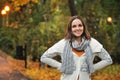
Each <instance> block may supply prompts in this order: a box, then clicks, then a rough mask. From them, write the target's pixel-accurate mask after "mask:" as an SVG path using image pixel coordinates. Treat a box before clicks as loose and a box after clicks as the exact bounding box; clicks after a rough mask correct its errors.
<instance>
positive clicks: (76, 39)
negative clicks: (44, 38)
mask: <svg viewBox="0 0 120 80" xmlns="http://www.w3.org/2000/svg"><path fill="white" fill-rule="evenodd" d="M56 55H60V56H61V59H62V60H61V61H62V62H58V61H56V60H55V59H53V57H54V56H56ZM95 56H98V57H99V58H100V59H101V61H100V62H98V63H95V64H93V61H94V58H95ZM41 61H42V62H44V63H46V64H48V65H50V66H52V67H55V68H57V69H58V70H60V72H61V73H63V74H62V75H61V78H60V80H91V78H90V75H91V74H92V73H93V72H95V71H97V70H99V69H101V68H104V67H106V66H108V65H110V64H112V59H111V57H110V55H109V53H108V52H107V51H106V50H105V49H104V48H103V46H102V44H100V43H99V42H98V41H97V40H96V39H94V38H92V37H91V36H90V34H89V32H88V30H87V28H86V26H85V23H84V22H83V20H82V19H81V18H80V17H79V16H72V17H71V18H70V21H69V23H68V26H67V30H66V33H65V37H64V38H63V39H62V40H60V41H59V42H57V43H56V44H54V45H53V46H52V47H50V48H49V49H48V50H47V51H45V53H44V54H43V55H42V56H41Z"/></svg>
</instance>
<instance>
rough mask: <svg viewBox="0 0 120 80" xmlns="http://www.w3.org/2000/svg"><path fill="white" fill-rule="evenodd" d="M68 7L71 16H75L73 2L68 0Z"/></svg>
mask: <svg viewBox="0 0 120 80" xmlns="http://www.w3.org/2000/svg"><path fill="white" fill-rule="evenodd" d="M68 6H69V9H70V13H71V16H74V15H77V14H78V13H77V11H76V9H75V3H74V0H68Z"/></svg>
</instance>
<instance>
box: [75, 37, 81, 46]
mask: <svg viewBox="0 0 120 80" xmlns="http://www.w3.org/2000/svg"><path fill="white" fill-rule="evenodd" d="M76 41H77V42H78V45H80V43H81V42H82V39H81V37H78V38H76Z"/></svg>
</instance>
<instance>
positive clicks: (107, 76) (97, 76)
mask: <svg viewBox="0 0 120 80" xmlns="http://www.w3.org/2000/svg"><path fill="white" fill-rule="evenodd" d="M0 53H2V52H0ZM0 56H1V57H2V56H4V59H6V60H7V61H8V63H9V64H10V65H11V67H12V69H14V71H15V70H17V71H19V72H21V73H22V74H23V75H24V76H25V77H28V78H30V79H31V80H59V78H60V75H61V74H60V72H59V71H58V70H57V69H54V68H48V67H47V66H45V67H44V68H40V67H39V62H32V61H27V68H25V64H24V63H25V62H24V60H17V59H13V58H11V57H10V56H8V55H5V54H2V55H1V54H0ZM0 61H2V60H0ZM6 65H7V64H6ZM2 69H3V67H2ZM2 69H1V70H2ZM5 69H6V70H7V71H8V70H10V69H9V68H5ZM0 80H1V79H0ZM4 80H5V79H4ZM11 80H13V79H11ZM15 80H16V79H15ZM17 80H18V79H17ZM20 80H26V79H20ZM92 80H120V64H114V65H111V66H109V67H107V68H104V69H102V70H100V71H97V72H95V73H94V74H93V75H92Z"/></svg>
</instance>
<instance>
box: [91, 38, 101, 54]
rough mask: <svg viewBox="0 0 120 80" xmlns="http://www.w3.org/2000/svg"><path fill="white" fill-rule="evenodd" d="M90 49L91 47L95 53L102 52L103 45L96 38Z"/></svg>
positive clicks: (93, 39)
mask: <svg viewBox="0 0 120 80" xmlns="http://www.w3.org/2000/svg"><path fill="white" fill-rule="evenodd" d="M90 47H91V49H92V51H93V52H100V51H101V49H102V47H103V45H102V44H101V43H100V42H99V41H98V40H96V39H95V38H91V40H90Z"/></svg>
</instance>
